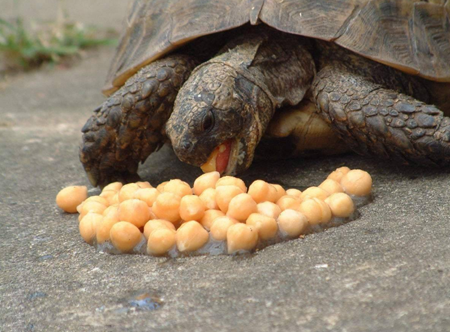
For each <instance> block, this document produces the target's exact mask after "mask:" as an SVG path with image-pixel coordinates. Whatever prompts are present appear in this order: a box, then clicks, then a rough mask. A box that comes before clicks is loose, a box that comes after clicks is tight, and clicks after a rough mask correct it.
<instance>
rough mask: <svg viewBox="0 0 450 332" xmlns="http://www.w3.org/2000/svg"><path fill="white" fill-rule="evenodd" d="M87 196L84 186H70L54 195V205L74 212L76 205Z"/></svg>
mask: <svg viewBox="0 0 450 332" xmlns="http://www.w3.org/2000/svg"><path fill="white" fill-rule="evenodd" d="M86 198H87V187H86V186H70V187H66V188H64V189H62V190H61V191H60V192H59V193H58V194H57V195H56V205H58V207H59V208H60V209H62V210H63V211H64V212H67V213H76V212H77V206H78V205H80V204H81V203H82V202H83V201H84V200H85V199H86Z"/></svg>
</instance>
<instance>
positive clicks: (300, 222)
mask: <svg viewBox="0 0 450 332" xmlns="http://www.w3.org/2000/svg"><path fill="white" fill-rule="evenodd" d="M278 226H279V227H280V231H281V232H282V233H283V234H285V235H287V236H288V237H298V236H299V235H301V234H304V233H305V231H306V229H307V228H308V218H307V217H306V216H305V215H304V214H303V213H301V212H299V211H295V210H291V209H287V210H284V211H283V212H281V214H280V216H279V217H278Z"/></svg>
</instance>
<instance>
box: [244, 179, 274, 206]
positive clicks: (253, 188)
mask: <svg viewBox="0 0 450 332" xmlns="http://www.w3.org/2000/svg"><path fill="white" fill-rule="evenodd" d="M269 191H270V185H269V184H268V183H267V182H266V181H263V180H255V181H253V182H252V184H251V185H250V187H248V194H249V195H250V196H252V198H253V200H254V201H255V202H256V203H262V202H265V201H267V197H268V196H269Z"/></svg>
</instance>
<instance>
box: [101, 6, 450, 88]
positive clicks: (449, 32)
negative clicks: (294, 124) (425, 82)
mask: <svg viewBox="0 0 450 332" xmlns="http://www.w3.org/2000/svg"><path fill="white" fill-rule="evenodd" d="M126 23H127V25H126V29H125V31H124V34H123V35H122V38H121V41H120V44H119V46H118V48H117V53H116V55H115V56H114V58H113V61H112V64H111V67H110V69H109V73H108V75H107V80H106V85H105V87H104V89H103V92H104V93H105V94H111V93H112V92H114V91H115V90H117V89H118V88H120V87H121V86H122V85H123V84H124V83H125V81H126V80H127V79H128V78H129V77H131V76H132V75H133V74H134V73H136V72H137V71H138V70H139V69H140V68H142V67H143V66H145V65H147V64H149V63H151V62H152V61H154V60H156V59H158V58H160V57H162V56H164V55H165V54H167V53H169V52H171V51H173V50H174V49H176V48H178V47H179V46H181V45H183V44H185V43H187V42H189V41H191V40H193V39H196V38H198V37H201V36H205V35H210V34H214V33H218V32H221V31H226V30H231V29H234V28H237V27H240V26H243V25H245V24H248V23H250V24H251V25H256V24H260V23H264V24H266V25H268V26H270V27H273V28H275V29H278V30H280V31H283V32H287V33H292V34H297V35H301V36H305V37H310V38H317V39H322V40H326V41H333V42H335V43H336V44H338V45H340V46H342V47H344V48H347V49H349V50H351V51H353V52H355V53H358V54H360V55H362V56H364V57H367V58H370V59H372V60H375V61H378V62H380V63H383V64H386V65H388V66H392V67H394V68H397V69H399V70H401V71H404V72H406V73H408V74H413V75H419V76H421V77H424V78H426V79H429V80H433V81H438V82H450V1H446V0H429V1H414V0H370V1H368V0H333V1H330V0H314V1H311V0H214V1H210V0H164V1H161V0H135V1H134V3H132V6H131V9H130V14H129V16H128V18H127V22H126Z"/></svg>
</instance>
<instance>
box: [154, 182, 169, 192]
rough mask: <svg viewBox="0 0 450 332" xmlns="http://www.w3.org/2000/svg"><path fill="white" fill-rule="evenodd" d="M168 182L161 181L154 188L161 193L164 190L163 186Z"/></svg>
mask: <svg viewBox="0 0 450 332" xmlns="http://www.w3.org/2000/svg"><path fill="white" fill-rule="evenodd" d="M168 183H169V181H164V182H161V183H160V184H159V185H158V186H157V187H156V190H158V191H159V192H160V193H163V192H164V187H165V186H166V184H168Z"/></svg>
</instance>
